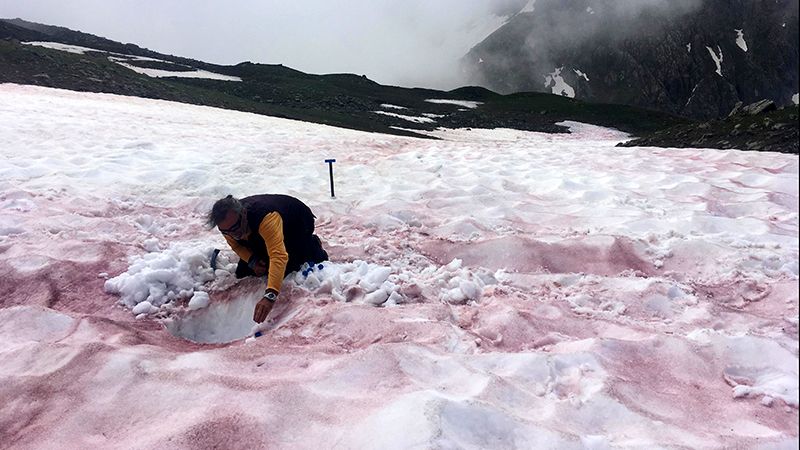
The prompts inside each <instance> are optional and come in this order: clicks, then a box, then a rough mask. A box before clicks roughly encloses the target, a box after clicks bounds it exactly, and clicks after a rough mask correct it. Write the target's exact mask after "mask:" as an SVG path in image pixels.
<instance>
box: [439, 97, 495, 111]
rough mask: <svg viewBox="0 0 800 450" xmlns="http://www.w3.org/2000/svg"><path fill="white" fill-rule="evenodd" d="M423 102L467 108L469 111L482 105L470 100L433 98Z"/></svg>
mask: <svg viewBox="0 0 800 450" xmlns="http://www.w3.org/2000/svg"><path fill="white" fill-rule="evenodd" d="M425 101H426V102H428V103H437V104H440V105H456V106H462V107H464V108H469V109H475V108H477V107H478V106H480V105H482V104H483V102H476V101H472V100H448V99H435V98H430V99H427V100H425Z"/></svg>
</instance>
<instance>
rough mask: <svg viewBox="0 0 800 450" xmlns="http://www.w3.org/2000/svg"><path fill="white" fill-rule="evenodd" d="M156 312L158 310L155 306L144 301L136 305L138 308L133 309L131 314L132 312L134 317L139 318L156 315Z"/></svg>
mask: <svg viewBox="0 0 800 450" xmlns="http://www.w3.org/2000/svg"><path fill="white" fill-rule="evenodd" d="M156 311H158V308H156V307H155V306H153V305H152V304H151V303H150V302H148V301H144V302H141V303H139V304H137V305H136V306H134V307H133V309H132V310H131V312H132V313H133V314H134V315H137V316H138V315H139V314H151V313H154V312H156Z"/></svg>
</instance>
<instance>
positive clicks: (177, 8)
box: [0, 0, 527, 89]
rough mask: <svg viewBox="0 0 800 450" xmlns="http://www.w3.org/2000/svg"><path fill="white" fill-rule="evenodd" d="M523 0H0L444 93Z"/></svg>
mask: <svg viewBox="0 0 800 450" xmlns="http://www.w3.org/2000/svg"><path fill="white" fill-rule="evenodd" d="M525 3H527V2H526V0H337V1H334V0H293V1H290V0H283V1H279V0H261V1H257V0H226V1H221V0H220V1H212V0H153V1H144V0H0V17H3V18H15V17H20V18H23V19H26V20H30V21H34V22H41V23H45V24H49V25H59V26H65V27H67V28H71V29H75V30H79V31H84V32H87V33H92V34H96V35H99V36H103V37H107V38H109V39H112V40H115V41H121V42H131V43H135V44H137V45H140V46H142V47H147V48H149V49H151V50H155V51H158V52H162V53H168V54H174V55H179V56H187V57H190V58H195V59H200V60H203V61H207V62H213V63H219V64H236V63H239V62H242V61H253V62H262V63H271V64H277V63H281V64H284V65H287V66H290V67H293V68H296V69H299V70H302V71H304V72H310V73H337V72H351V73H356V74H359V75H360V74H365V75H367V76H368V77H369V78H371V79H373V80H375V81H378V82H380V83H383V84H395V85H401V86H424V87H433V88H440V89H452V88H455V87H458V86H459V85H460V84H461V79H460V76H459V70H458V66H457V61H458V59H459V58H460V57H461V56H463V55H464V54H465V53H466V52H467V51H468V50H469V49H470V48H471V47H472V46H473V45H475V44H477V43H478V42H480V41H481V40H482V39H483V38H485V37H486V36H487V35H488V34H489V33H490V32H491V31H493V30H494V29H496V28H497V27H498V26H499V25H501V24H502V22H503V20H504V19H503V18H502V17H501V16H502V15H503V14H506V13H508V12H509V11H511V10H514V9H516V10H517V11H518V10H519V9H520V8H521V7H522V6H524V5H525Z"/></svg>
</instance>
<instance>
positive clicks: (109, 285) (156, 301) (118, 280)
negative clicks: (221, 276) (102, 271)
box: [105, 243, 214, 314]
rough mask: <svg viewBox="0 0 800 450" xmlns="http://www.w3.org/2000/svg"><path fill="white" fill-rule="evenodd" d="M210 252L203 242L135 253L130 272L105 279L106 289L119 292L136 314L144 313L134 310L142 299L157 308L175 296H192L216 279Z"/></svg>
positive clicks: (113, 292)
mask: <svg viewBox="0 0 800 450" xmlns="http://www.w3.org/2000/svg"><path fill="white" fill-rule="evenodd" d="M210 253H211V249H210V248H209V247H207V246H205V245H203V244H186V243H180V244H173V245H172V246H171V247H170V248H168V249H167V250H164V251H161V252H151V253H146V254H144V255H141V256H135V257H133V258H131V263H130V266H129V267H128V271H127V272H124V273H122V274H120V275H118V276H116V277H114V278H111V279H109V280H107V281H106V283H105V290H106V292H108V293H111V294H118V295H120V297H121V301H122V303H124V304H125V305H126V306H128V307H129V308H132V309H133V312H134V314H140V313H142V312H143V311H141V310H137V309H135V308H136V306H137V305H138V304H141V303H142V302H146V303H148V304H149V305H152V306H153V307H158V306H161V305H163V304H164V303H167V302H169V301H171V300H174V299H176V298H189V297H191V295H192V294H193V293H194V291H195V289H197V288H199V287H201V286H202V285H203V283H205V282H207V281H211V280H213V279H214V271H213V270H212V269H211V267H209V258H208V255H209V254H210ZM142 308H145V307H144V306H142ZM136 311H139V312H136Z"/></svg>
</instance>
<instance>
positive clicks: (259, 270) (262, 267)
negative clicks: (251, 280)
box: [253, 261, 267, 277]
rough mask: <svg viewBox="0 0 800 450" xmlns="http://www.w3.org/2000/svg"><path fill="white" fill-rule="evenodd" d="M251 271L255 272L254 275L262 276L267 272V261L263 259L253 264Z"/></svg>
mask: <svg viewBox="0 0 800 450" xmlns="http://www.w3.org/2000/svg"><path fill="white" fill-rule="evenodd" d="M253 272H255V274H256V276H259V277H260V276H262V275H265V274H266V273H267V263H266V262H264V261H258V262H257V263H256V265H255V266H253Z"/></svg>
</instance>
